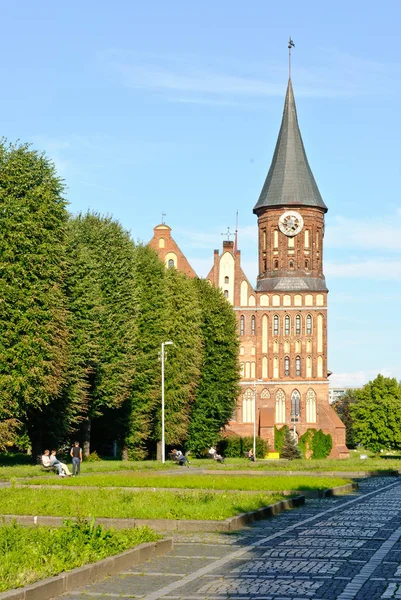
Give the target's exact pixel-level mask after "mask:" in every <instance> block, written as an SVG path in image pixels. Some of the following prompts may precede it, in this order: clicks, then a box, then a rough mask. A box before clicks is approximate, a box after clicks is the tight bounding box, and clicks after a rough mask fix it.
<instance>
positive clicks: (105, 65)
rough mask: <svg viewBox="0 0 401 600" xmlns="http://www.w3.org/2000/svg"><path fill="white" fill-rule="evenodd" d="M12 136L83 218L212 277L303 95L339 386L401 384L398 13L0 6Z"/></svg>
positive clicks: (356, 5)
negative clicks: (168, 241) (383, 379)
mask: <svg viewBox="0 0 401 600" xmlns="http://www.w3.org/2000/svg"><path fill="white" fill-rule="evenodd" d="M0 7H1V9H2V10H1V14H2V19H1V20H2V35H1V37H0V64H1V66H0V68H1V71H0V72H1V74H2V77H1V89H2V94H1V99H0V105H1V116H0V131H1V135H2V136H4V137H6V138H8V139H9V140H10V141H15V140H17V139H19V140H21V141H23V142H31V143H32V144H33V146H34V147H35V148H37V149H39V150H43V151H45V152H46V153H47V154H48V156H50V157H51V158H52V159H53V160H54V162H55V164H56V166H57V169H58V172H59V174H60V175H61V176H62V177H63V178H64V179H65V181H66V185H67V192H66V197H67V200H68V202H69V210H70V211H71V212H72V213H73V214H76V213H79V212H86V211H87V210H92V211H97V212H99V213H101V214H109V215H112V216H113V217H114V218H116V219H117V220H118V221H119V222H120V223H121V224H122V226H123V227H124V228H125V229H127V230H129V231H131V235H132V237H133V239H134V240H135V241H143V242H148V241H149V240H150V238H151V237H152V233H153V227H154V226H155V225H157V224H159V223H160V222H161V220H162V213H165V214H166V217H165V220H166V222H167V223H168V224H169V225H170V227H172V235H173V237H174V238H175V240H176V242H177V243H178V245H179V246H180V247H181V249H182V251H183V252H184V254H185V255H186V256H187V258H188V260H189V262H190V263H191V264H192V266H193V267H194V269H195V270H196V272H197V273H198V275H199V276H206V275H207V273H208V271H209V269H210V267H211V266H212V262H213V250H214V249H215V248H221V244H222V240H223V239H224V238H223V237H222V235H221V234H222V232H225V231H227V227H230V228H231V230H234V229H235V214H236V211H237V210H238V214H239V227H238V229H239V239H238V246H239V248H240V249H241V253H242V265H243V268H244V270H245V272H246V274H247V276H248V278H249V279H250V281H251V282H252V283H255V282H256V276H257V226H256V217H255V215H253V213H252V209H253V207H254V205H255V204H256V202H257V200H258V197H259V193H260V190H261V188H262V185H263V182H264V179H265V177H266V174H267V171H268V168H269V166H270V162H271V158H272V154H273V151H274V146H275V143H276V140H277V134H278V131H279V127H280V122H281V117H282V111H283V106H284V97H285V91H286V86H287V81H288V62H287V61H288V54H287V53H288V51H287V42H288V37H289V36H291V37H292V39H293V40H294V42H295V48H294V50H293V54H292V82H293V87H294V94H295V99H296V104H297V110H298V119H299V124H300V128H301V132H302V136H303V140H304V144H305V148H306V152H307V155H308V159H309V163H310V166H311V168H312V171H313V173H314V176H315V179H316V181H317V184H318V187H319V189H320V192H321V194H322V197H323V199H324V201H325V203H326V205H327V206H328V208H329V212H328V214H327V216H326V236H325V257H324V272H325V275H326V280H327V284H328V287H329V290H330V293H329V363H328V366H329V369H330V370H331V371H332V372H333V375H332V376H331V378H330V385H331V386H333V387H342V386H345V387H356V386H361V385H363V384H364V383H366V382H367V381H369V380H371V379H373V378H374V377H375V376H376V375H377V374H378V373H379V372H380V373H382V374H384V375H386V376H392V377H397V379H401V360H400V359H401V352H400V338H401V319H400V310H399V307H400V301H401V286H400V284H401V227H400V224H401V194H400V190H401V151H400V139H401V110H400V100H401V98H400V96H401V45H400V43H399V28H400V23H401V3H400V2H399V0H383V2H381V3H377V2H370V3H369V2H366V0H364V1H361V0H354V1H353V2H349V1H345V0H337V1H336V2H331V3H326V2H321V0H320V1H319V2H317V1H314V0H311V1H308V0H304V1H303V2H299V0H297V1H294V0H287V2H285V3H282V2H269V1H266V0H249V1H248V2H247V3H245V2H244V1H241V2H240V1H238V0H219V1H218V2H216V0H213V1H212V0H202V1H192V2H188V1H185V2H184V1H181V0H170V1H169V2H166V1H165V0H147V1H146V2H144V1H141V2H139V1H137V0H114V1H113V2H110V0H108V1H106V0H96V1H94V0H85V2H82V1H80V2H78V1H76V0H70V1H69V2H68V3H61V2H53V1H50V0H44V1H42V2H32V1H31V0H29V1H28V0H19V2H15V3H10V2H6V1H5V0H2V1H1V2H0Z"/></svg>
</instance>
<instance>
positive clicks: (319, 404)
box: [149, 79, 349, 458]
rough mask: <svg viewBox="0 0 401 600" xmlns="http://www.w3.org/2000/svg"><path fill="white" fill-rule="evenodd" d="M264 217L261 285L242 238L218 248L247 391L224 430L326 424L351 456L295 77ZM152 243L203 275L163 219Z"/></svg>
mask: <svg viewBox="0 0 401 600" xmlns="http://www.w3.org/2000/svg"><path fill="white" fill-rule="evenodd" d="M253 212H254V214H255V215H256V217H257V222H258V256H259V263H258V273H259V274H258V277H257V282H256V287H253V286H252V284H251V283H250V282H249V280H248V279H247V277H246V275H245V273H244V272H243V270H242V268H241V252H240V251H239V250H238V249H237V245H236V240H235V241H230V240H226V241H224V242H223V247H222V251H221V252H220V251H219V250H215V251H214V260H213V266H212V268H211V270H210V272H209V274H208V276H207V279H208V280H209V281H210V282H211V283H212V284H213V285H214V286H216V287H219V288H221V289H222V290H223V293H224V295H225V297H226V298H227V300H228V301H229V302H230V303H231V304H232V305H233V308H234V311H235V313H236V315H237V322H238V335H239V339H240V350H239V362H240V366H241V381H240V387H241V393H240V396H239V398H238V401H237V406H236V410H235V412H234V414H233V416H232V420H231V421H230V422H229V423H228V425H227V426H226V434H227V435H230V434H237V435H241V436H252V435H253V431H254V427H255V424H256V433H257V435H258V436H260V437H261V438H263V439H267V440H268V441H269V444H270V448H271V449H273V448H274V431H275V427H276V428H280V427H282V426H283V425H285V424H286V425H288V427H290V428H291V429H292V430H293V432H294V435H295V436H297V437H300V436H301V435H302V434H303V433H305V431H307V429H309V428H313V429H322V430H323V431H324V433H330V435H331V437H332V439H333V448H332V451H331V455H330V456H331V457H334V458H346V457H348V456H349V453H348V449H347V447H346V445H345V426H344V424H343V423H342V421H341V420H340V419H339V417H338V415H337V414H336V412H335V411H334V410H333V408H332V407H331V406H330V405H329V383H328V377H329V375H330V371H328V366H327V295H328V290H327V287H326V280H325V277H324V274H323V242H324V217H325V214H326V212H327V206H326V205H325V203H324V201H323V199H322V197H321V195H320V192H319V189H318V187H317V184H316V181H315V179H314V177H313V174H312V171H311V168H310V166H309V163H308V159H307V157H306V153H305V148H304V145H303V141H302V137H301V132H300V129H299V125H298V118H297V111H296V106H295V100H294V94H293V89H292V83H291V79H289V81H288V87H287V93H286V98H285V104H284V112H283V118H282V122H281V128H280V132H279V135H278V139H277V143H276V148H275V151H274V155H273V159H272V163H271V166H270V169H269V172H268V174H267V177H266V181H265V183H264V185H263V188H262V191H261V193H260V196H259V199H258V201H257V202H256V205H255V207H254V209H253ZM149 245H150V246H151V247H153V248H154V249H155V250H156V251H157V253H158V254H159V256H160V258H161V259H162V260H163V261H164V263H165V265H166V267H167V268H172V267H174V268H177V269H179V270H180V271H182V272H184V273H185V274H186V275H187V276H189V277H196V273H195V272H194V271H193V269H192V267H191V265H190V264H189V262H188V261H187V259H186V258H185V256H184V254H183V253H182V252H181V250H180V249H179V247H178V246H177V244H176V243H175V241H174V239H173V238H172V236H171V229H170V227H169V226H168V225H166V224H165V223H162V224H161V225H158V226H157V227H155V228H154V235H153V238H152V240H151V241H150V243H149Z"/></svg>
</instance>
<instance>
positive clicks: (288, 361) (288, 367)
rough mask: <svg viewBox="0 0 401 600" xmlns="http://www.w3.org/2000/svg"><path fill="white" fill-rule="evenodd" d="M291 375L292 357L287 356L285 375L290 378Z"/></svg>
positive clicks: (285, 359)
mask: <svg viewBox="0 0 401 600" xmlns="http://www.w3.org/2000/svg"><path fill="white" fill-rule="evenodd" d="M289 374H290V357H289V356H286V357H285V358H284V375H285V376H286V377H288V376H289Z"/></svg>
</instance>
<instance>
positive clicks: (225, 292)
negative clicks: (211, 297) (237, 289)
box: [224, 290, 228, 298]
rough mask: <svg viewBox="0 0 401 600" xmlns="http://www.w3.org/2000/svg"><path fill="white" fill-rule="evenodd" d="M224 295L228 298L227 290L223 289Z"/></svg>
mask: <svg viewBox="0 0 401 600" xmlns="http://www.w3.org/2000/svg"><path fill="white" fill-rule="evenodd" d="M224 297H225V298H228V290H224Z"/></svg>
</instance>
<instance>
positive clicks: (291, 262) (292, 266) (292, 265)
mask: <svg viewBox="0 0 401 600" xmlns="http://www.w3.org/2000/svg"><path fill="white" fill-rule="evenodd" d="M293 268H294V261H293V260H290V269H293Z"/></svg>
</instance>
